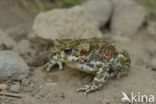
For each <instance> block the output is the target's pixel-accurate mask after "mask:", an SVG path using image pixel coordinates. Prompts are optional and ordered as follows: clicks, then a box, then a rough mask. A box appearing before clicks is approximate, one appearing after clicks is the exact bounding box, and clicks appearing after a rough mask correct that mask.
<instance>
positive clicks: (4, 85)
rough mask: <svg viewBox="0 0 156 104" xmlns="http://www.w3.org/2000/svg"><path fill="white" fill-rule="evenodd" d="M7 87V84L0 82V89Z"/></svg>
mask: <svg viewBox="0 0 156 104" xmlns="http://www.w3.org/2000/svg"><path fill="white" fill-rule="evenodd" d="M7 88H8V85H7V84H0V91H1V90H5V89H7Z"/></svg>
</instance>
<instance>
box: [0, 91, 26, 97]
mask: <svg viewBox="0 0 156 104" xmlns="http://www.w3.org/2000/svg"><path fill="white" fill-rule="evenodd" d="M3 95H5V96H9V97H16V98H22V97H23V96H22V95H19V94H15V93H2V92H1V93H0V96H3Z"/></svg>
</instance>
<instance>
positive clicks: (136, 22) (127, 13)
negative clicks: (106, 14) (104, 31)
mask: <svg viewBox="0 0 156 104" xmlns="http://www.w3.org/2000/svg"><path fill="white" fill-rule="evenodd" d="M113 4H114V12H113V15H112V19H111V31H112V32H113V33H114V34H118V35H123V36H124V35H131V34H134V33H135V32H137V30H138V29H139V28H140V26H141V25H142V24H143V22H144V20H145V17H146V14H147V12H146V10H145V8H144V7H142V6H140V5H139V4H138V5H137V3H136V2H135V1H133V0H113Z"/></svg>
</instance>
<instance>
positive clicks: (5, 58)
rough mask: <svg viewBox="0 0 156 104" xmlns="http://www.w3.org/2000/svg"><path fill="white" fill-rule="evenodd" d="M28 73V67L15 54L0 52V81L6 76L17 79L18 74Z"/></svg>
mask: <svg viewBox="0 0 156 104" xmlns="http://www.w3.org/2000/svg"><path fill="white" fill-rule="evenodd" d="M28 73H29V68H28V66H27V65H26V64H25V62H24V61H23V59H22V58H21V57H20V56H19V55H18V54H17V53H15V52H13V51H0V80H4V79H6V78H7V77H8V76H11V77H18V76H19V75H20V74H28Z"/></svg>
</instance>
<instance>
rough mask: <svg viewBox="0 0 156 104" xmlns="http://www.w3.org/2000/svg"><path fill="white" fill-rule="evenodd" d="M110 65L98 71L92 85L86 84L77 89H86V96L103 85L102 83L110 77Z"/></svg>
mask: <svg viewBox="0 0 156 104" xmlns="http://www.w3.org/2000/svg"><path fill="white" fill-rule="evenodd" d="M109 68H110V67H109V66H105V67H103V68H100V69H99V71H98V72H97V73H96V76H95V77H94V79H93V82H92V84H91V85H85V86H84V87H83V88H79V89H77V91H84V95H85V96H86V95H87V93H88V92H91V91H95V90H97V89H99V88H100V87H102V85H103V84H104V83H105V82H106V81H107V79H108V78H109V73H108V71H109Z"/></svg>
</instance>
